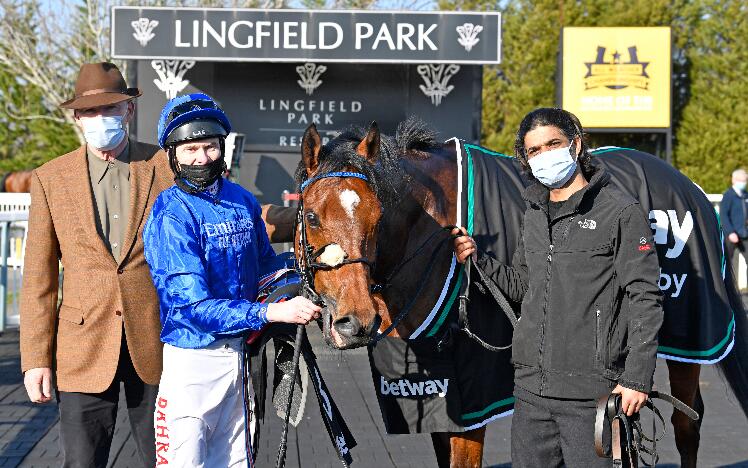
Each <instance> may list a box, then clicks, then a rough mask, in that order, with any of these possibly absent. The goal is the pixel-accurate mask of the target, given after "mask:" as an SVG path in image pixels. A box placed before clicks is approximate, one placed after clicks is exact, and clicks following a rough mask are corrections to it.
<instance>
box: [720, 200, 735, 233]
mask: <svg viewBox="0 0 748 468" xmlns="http://www.w3.org/2000/svg"><path fill="white" fill-rule="evenodd" d="M734 193H735V192H734V191H733V190H732V189H728V190H727V191H726V192H725V193H724V194H723V195H722V201H721V202H719V213H720V217H721V219H720V221H721V222H722V230H723V231H724V232H725V233H726V234H728V235H730V234H733V233H737V231H738V229H737V227H736V226H735V223H733V222H732V220H731V219H730V210H732V205H733V204H734V203H735V197H733V196H732V195H733V194H734Z"/></svg>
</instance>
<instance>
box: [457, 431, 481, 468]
mask: <svg viewBox="0 0 748 468" xmlns="http://www.w3.org/2000/svg"><path fill="white" fill-rule="evenodd" d="M485 437H486V428H485V426H484V427H481V428H480V429H473V430H472V431H467V432H460V433H453V434H451V436H450V438H449V442H450V444H449V445H450V452H451V453H450V457H449V466H450V468H480V466H481V463H482V462H483V439H485Z"/></svg>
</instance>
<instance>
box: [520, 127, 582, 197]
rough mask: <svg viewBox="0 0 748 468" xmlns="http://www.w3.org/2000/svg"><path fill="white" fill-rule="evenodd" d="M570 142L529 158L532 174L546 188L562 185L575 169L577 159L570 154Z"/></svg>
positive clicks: (572, 144)
mask: <svg viewBox="0 0 748 468" xmlns="http://www.w3.org/2000/svg"><path fill="white" fill-rule="evenodd" d="M572 146H574V140H573V139H572V140H571V144H570V145H569V146H567V147H564V148H557V149H554V150H548V151H546V152H544V153H540V154H539V155H537V156H535V157H533V158H531V159H529V160H528V161H527V162H528V163H529V164H530V169H531V170H532V175H533V176H535V178H536V179H538V181H540V183H541V184H543V185H545V186H546V187H548V188H559V187H562V186H563V185H564V184H565V183H566V182H568V181H569V179H571V176H573V175H574V172H575V171H576V170H577V161H576V160H575V159H574V157H573V156H572V154H573V153H572Z"/></svg>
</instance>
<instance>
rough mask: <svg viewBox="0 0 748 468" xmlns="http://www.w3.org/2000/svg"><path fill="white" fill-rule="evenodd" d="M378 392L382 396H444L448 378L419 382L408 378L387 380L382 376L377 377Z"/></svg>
mask: <svg viewBox="0 0 748 468" xmlns="http://www.w3.org/2000/svg"><path fill="white" fill-rule="evenodd" d="M379 378H380V379H381V380H380V383H379V394H380V395H382V396H386V395H392V396H404V397H407V396H410V397H414V396H428V395H439V396H440V397H442V398H443V397H445V396H446V395H447V387H449V379H434V380H424V381H421V382H411V381H410V380H408V379H399V380H393V381H391V382H388V381H386V380H385V379H384V377H382V376H380V377H379Z"/></svg>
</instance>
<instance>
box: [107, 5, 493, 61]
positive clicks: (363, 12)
mask: <svg viewBox="0 0 748 468" xmlns="http://www.w3.org/2000/svg"><path fill="white" fill-rule="evenodd" d="M175 9H176V8H172V7H139V6H113V7H112V14H111V25H112V27H111V28H110V32H109V39H110V41H109V42H110V44H111V46H110V53H111V55H112V58H115V59H118V60H153V59H161V60H194V61H197V62H248V63H251V62H266V63H303V62H315V63H404V64H405V63H407V64H422V63H434V64H439V63H454V64H458V65H498V64H500V63H501V34H502V32H503V31H502V29H501V12H500V11H487V12H480V11H405V10H329V9H325V10H306V9H294V8H277V9H275V8H274V9H263V8H216V7H206V8H198V7H184V8H181V7H180V8H179V10H185V11H206V12H207V11H222V12H227V11H228V12H261V13H267V12H268V11H272V12H285V13H307V12H308V13H313V14H315V15H318V14H324V13H355V14H357V15H359V14H360V15H367V14H398V15H463V16H495V17H496V26H497V31H498V34H497V35H496V61H490V62H487V61H485V60H394V59H390V60H381V59H324V58H322V59H320V58H309V59H304V58H275V59H268V58H265V57H257V58H242V57H185V56H181V55H177V56H172V55H169V56H158V57H157V56H155V55H115V53H114V49H115V40H114V31H115V24H116V23H115V21H114V12H115V11H116V10H142V11H148V10H169V11H172V10H175Z"/></svg>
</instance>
